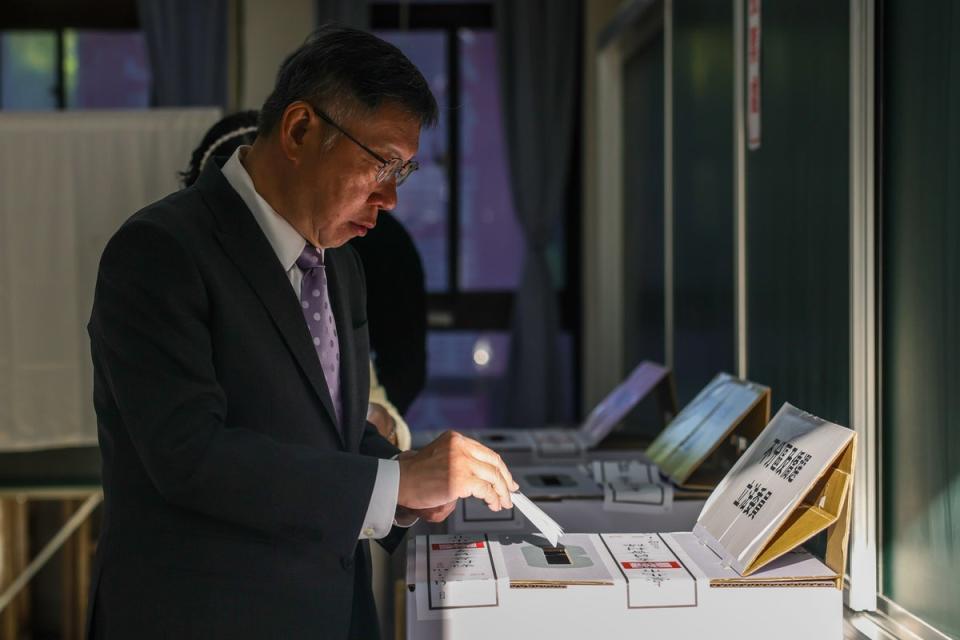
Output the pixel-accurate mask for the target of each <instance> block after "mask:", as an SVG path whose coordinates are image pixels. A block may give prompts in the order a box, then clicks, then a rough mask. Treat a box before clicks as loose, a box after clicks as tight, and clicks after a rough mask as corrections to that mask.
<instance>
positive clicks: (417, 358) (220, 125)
mask: <svg viewBox="0 0 960 640" xmlns="http://www.w3.org/2000/svg"><path fill="white" fill-rule="evenodd" d="M258 116H259V114H258V113H257V111H255V110H253V109H248V110H246V111H238V112H236V113H231V114H229V115H227V116H224V117H223V118H221V119H220V120H218V121H217V122H215V123H214V124H213V126H211V127H210V128H209V129H208V130H207V132H206V133H205V134H204V136H203V139H202V140H201V141H200V144H199V145H198V146H197V148H196V149H194V150H193V153H191V154H190V163H189V164H188V165H187V168H186V169H185V170H183V171H181V172H180V182H181V184H182V185H183V187H184V188H187V187H189V186H191V185H192V184H193V183H195V182H196V181H197V178H199V177H200V174H201V173H202V172H203V170H204V169H205V168H206V166H207V165H208V164H209V163H210V161H211V160H212V159H213V158H215V157H222V158H229V157H230V156H231V155H233V152H234V151H236V150H237V149H239V148H240V147H242V146H248V145H251V144H253V141H254V140H255V139H256V137H257V118H258ZM367 236H368V237H370V236H376V238H377V239H376V240H374V242H372V243H364V244H363V245H362V248H363V250H362V251H361V246H360V243H359V242H357V240H359V239H354V241H353V246H354V248H356V249H357V251H358V253H360V258H361V260H362V261H363V263H364V272H365V274H366V278H367V317H368V320H369V324H370V346H371V350H372V351H373V352H375V353H377V354H383V356H382V358H379V359H381V360H383V361H385V362H386V363H388V365H387V367H386V368H387V370H388V372H389V373H388V374H387V377H388V378H389V379H391V380H396V381H397V383H396V386H395V388H396V389H397V393H402V394H403V395H402V397H403V400H402V401H401V402H402V404H400V406H396V405H395V404H394V403H393V402H391V398H390V392H389V390H388V388H387V384H386V380H384V383H383V384H381V382H380V381H379V378H378V376H377V371H376V368H375V367H374V363H373V359H372V358H371V360H370V404H369V406H368V408H367V420H369V421H370V422H371V423H373V425H374V426H376V427H377V431H379V432H380V435H382V436H383V437H384V438H386V439H387V440H388V441H390V443H391V444H393V445H394V446H396V447H397V448H398V449H400V450H401V451H407V450H408V449H409V448H410V427H409V426H407V423H406V421H404V419H403V415H402V414H403V413H404V412H406V410H407V408H408V407H409V406H410V403H411V402H412V400H413V397H415V396H416V395H417V393H419V392H420V389H422V388H423V381H424V379H425V377H426V346H425V341H426V302H425V301H426V296H425V295H424V288H423V267H422V266H421V264H420V256H419V254H418V253H417V249H416V247H415V246H414V244H413V241H412V240H411V239H410V236H409V235H407V232H406V231H405V230H404V229H403V227H402V225H400V223H399V222H397V221H396V220H395V219H394V218H393V217H392V216H390V214H389V213H381V214H380V216H379V218H378V222H377V226H376V227H375V228H374V229H371V230H370V231H369V232H368V234H367ZM379 251H384V252H387V251H390V252H392V254H393V255H397V256H399V258H398V260H397V263H398V264H396V269H394V270H391V269H387V268H384V266H385V264H386V262H387V260H385V259H383V258H387V257H388V256H379V255H377V252H379ZM371 265H373V267H372V268H371ZM395 291H405V292H406V295H405V296H404V297H403V300H404V301H405V302H403V303H400V302H399V301H398V300H397V297H396V295H395V294H393V293H392V292H395ZM388 309H392V310H393V311H394V318H399V321H398V322H397V324H396V325H391V323H390V322H389V321H388V318H387V317H386V313H387V311H388ZM404 362H407V363H409V364H408V365H407V366H404V364H403V363H404ZM404 369H405V371H404ZM405 378H406V379H405Z"/></svg>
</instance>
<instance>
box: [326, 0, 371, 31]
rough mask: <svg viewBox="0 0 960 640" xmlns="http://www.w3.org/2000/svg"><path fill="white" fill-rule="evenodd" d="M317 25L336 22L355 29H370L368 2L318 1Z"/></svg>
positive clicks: (356, 0) (349, 0)
mask: <svg viewBox="0 0 960 640" xmlns="http://www.w3.org/2000/svg"><path fill="white" fill-rule="evenodd" d="M316 7H317V24H318V25H322V24H326V23H327V22H336V23H338V24H341V25H343V26H345V27H353V28H355V29H369V28H370V7H369V5H368V3H367V0H316Z"/></svg>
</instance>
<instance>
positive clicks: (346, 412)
mask: <svg viewBox="0 0 960 640" xmlns="http://www.w3.org/2000/svg"><path fill="white" fill-rule="evenodd" d="M348 260H350V257H349V256H348V255H346V254H345V250H344V249H328V250H326V251H325V252H324V264H325V265H326V272H327V281H328V283H329V285H328V286H329V293H330V305H331V306H332V307H333V318H334V321H335V322H336V323H337V334H338V338H339V343H340V402H342V403H343V432H344V435H345V437H346V440H347V448H348V450H353V449H355V448H356V447H358V446H359V433H355V431H356V430H355V429H353V428H352V425H354V424H356V423H357V410H358V407H359V405H360V404H361V403H359V402H358V394H361V393H362V391H363V390H361V389H358V388H357V377H356V373H357V366H359V363H357V361H356V358H354V353H356V345H355V344H354V343H355V339H354V335H353V334H354V330H353V313H352V312H351V309H350V303H349V300H350V291H349V284H350V283H349V282H348V278H347V277H346V274H347V273H349V270H348V268H349V264H348V263H347V261H348ZM368 396H369V394H368V395H367V396H364V400H366V398H367V397H368ZM361 424H362V422H361Z"/></svg>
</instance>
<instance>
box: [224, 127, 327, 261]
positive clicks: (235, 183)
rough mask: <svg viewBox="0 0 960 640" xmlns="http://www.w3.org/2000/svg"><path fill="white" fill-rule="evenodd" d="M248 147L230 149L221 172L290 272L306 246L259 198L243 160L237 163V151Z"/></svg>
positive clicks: (321, 255) (294, 231)
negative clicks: (228, 156) (231, 151)
mask: <svg viewBox="0 0 960 640" xmlns="http://www.w3.org/2000/svg"><path fill="white" fill-rule="evenodd" d="M248 149H250V147H249V146H247V145H245V146H242V147H240V148H239V149H237V150H236V151H234V152H233V155H232V156H230V159H229V160H227V162H226V164H224V165H223V168H222V169H221V171H222V172H223V177H224V178H226V179H227V182H229V183H230V186H231V187H233V188H234V190H235V191H236V192H237V193H238V194H239V195H240V198H242V199H243V201H244V203H245V204H246V205H247V208H249V209H250V211H251V212H252V213H253V217H254V218H255V219H256V221H257V224H258V225H260V230H261V231H263V235H265V236H267V240H268V241H269V242H270V246H271V247H273V251H274V253H276V254H277V259H278V260H280V264H281V265H283V270H284V271H290V269H292V268H293V266H294V265H295V264H296V263H297V258H299V257H300V254H301V253H303V248H304V247H305V246H307V242H306V240H304V239H303V236H301V235H300V233H299V232H298V231H297V230H296V229H294V228H293V227H292V226H290V223H289V222H287V221H286V220H285V219H284V218H283V217H281V216H280V214H279V213H277V212H276V211H275V210H274V208H273V207H271V206H270V203H269V202H267V201H266V200H264V199H263V196H261V195H260V194H259V193H257V190H256V188H255V187H254V186H253V180H252V179H251V178H250V174H249V173H247V170H246V168H245V167H244V166H243V163H241V162H240V153H241V152H243V153H246V150H248ZM320 258H321V260H322V259H323V249H320Z"/></svg>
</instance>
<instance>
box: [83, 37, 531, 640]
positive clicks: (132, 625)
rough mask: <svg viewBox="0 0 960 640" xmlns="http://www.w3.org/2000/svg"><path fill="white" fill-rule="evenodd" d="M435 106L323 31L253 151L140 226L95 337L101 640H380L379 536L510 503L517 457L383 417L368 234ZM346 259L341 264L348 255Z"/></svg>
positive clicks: (122, 258) (92, 329)
mask: <svg viewBox="0 0 960 640" xmlns="http://www.w3.org/2000/svg"><path fill="white" fill-rule="evenodd" d="M436 114H437V106H436V102H435V101H434V98H433V96H432V95H431V94H430V92H429V89H428V88H427V85H426V82H425V81H424V80H423V77H422V76H421V75H420V73H419V72H418V71H417V70H416V68H415V67H414V66H413V65H412V64H411V63H410V62H409V60H407V59H406V58H405V57H404V56H403V54H402V53H400V52H399V50H397V49H396V48H394V47H392V46H391V45H388V44H386V43H384V42H382V41H380V40H379V39H377V38H375V37H373V36H371V35H369V34H366V33H363V32H360V31H355V30H351V29H343V28H332V27H328V28H324V29H322V30H320V31H319V32H318V33H317V34H315V35H314V37H312V38H311V39H310V40H309V41H308V42H307V43H306V44H304V45H303V46H302V47H301V48H300V49H298V50H297V51H296V52H294V53H293V54H292V55H291V56H290V57H289V58H288V59H287V60H286V61H285V62H284V64H283V66H282V67H281V69H280V72H279V74H278V76H277V84H276V87H275V89H274V91H273V93H272V94H271V95H270V97H269V98H268V99H267V101H266V103H265V104H264V106H263V109H262V111H261V121H260V123H259V131H258V135H257V139H256V142H255V143H254V144H253V146H251V147H241V148H240V149H238V150H237V152H235V154H234V155H233V156H231V157H230V159H229V160H227V161H224V160H223V159H218V160H217V161H216V162H212V163H209V165H208V166H207V168H206V169H205V170H204V172H203V174H202V175H201V176H200V178H199V180H198V181H197V183H196V185H195V186H193V187H190V188H188V189H185V190H183V191H180V192H178V193H175V194H173V195H170V196H168V197H167V198H165V199H163V200H161V201H159V202H157V203H155V204H152V205H150V206H148V207H147V208H145V209H143V210H142V211H140V212H138V213H137V214H135V215H134V216H133V217H132V218H130V219H129V220H128V221H127V222H126V223H125V224H124V225H123V226H122V227H121V229H120V230H119V231H118V232H117V233H116V235H115V236H114V237H113V238H112V239H111V240H110V242H109V243H108V246H107V248H106V249H105V250H104V253H103V256H102V259H101V263H100V271H99V276H98V280H97V289H96V294H95V299H94V308H93V313H92V316H91V319H90V324H89V327H88V330H89V333H90V340H91V351H92V354H93V362H94V370H95V386H94V403H95V406H96V411H97V417H98V423H99V437H100V446H101V450H102V453H103V485H104V494H105V502H104V516H103V530H102V534H101V538H100V542H99V544H98V548H97V559H96V562H95V566H94V575H93V581H92V584H91V613H90V621H91V630H90V634H91V636H92V637H95V638H231V639H238V638H284V639H289V638H346V637H360V638H372V637H376V636H377V634H378V630H377V622H376V620H377V618H376V613H375V611H374V606H373V600H372V596H371V594H370V572H369V556H368V554H369V550H368V547H367V545H368V542H367V541H368V540H371V539H378V540H381V541H383V542H385V544H386V546H390V545H395V544H396V543H397V541H398V539H399V537H400V535H402V529H400V528H398V527H397V526H396V525H401V526H403V525H407V526H408V525H409V524H411V523H412V522H413V521H414V520H415V519H416V518H417V517H423V518H426V519H428V520H430V521H439V520H442V519H443V518H445V517H446V516H447V515H448V514H449V513H450V511H451V510H452V508H453V506H454V504H455V502H456V500H457V499H458V498H460V497H466V496H469V495H473V496H476V497H479V498H481V499H483V500H485V501H486V502H487V504H489V505H490V506H491V508H493V509H495V510H496V509H500V508H502V507H509V506H512V505H511V503H510V495H509V494H510V491H513V490H516V488H517V487H516V484H515V483H514V482H513V479H512V477H511V476H510V473H509V471H508V470H507V469H506V467H505V466H504V464H503V462H502V460H500V458H499V457H498V456H497V455H496V454H495V453H493V452H492V451H490V450H489V449H486V448H485V447H483V446H482V445H480V444H478V443H476V442H474V441H472V440H470V439H468V438H465V437H463V436H460V435H458V434H455V433H448V434H445V435H444V436H443V437H441V438H439V439H438V440H437V441H435V442H434V443H432V444H431V445H429V446H428V447H426V448H424V449H422V450H421V451H419V452H410V453H406V454H402V455H401V456H400V457H399V458H397V455H398V453H399V452H398V451H397V450H396V449H395V448H394V447H393V446H392V445H390V444H389V443H388V442H387V441H386V440H384V439H383V438H381V437H380V436H379V435H378V434H377V432H376V430H375V429H374V428H373V427H372V425H370V424H369V423H367V422H366V420H365V415H366V406H367V392H368V389H369V382H368V368H367V362H368V338H367V327H366V311H365V292H364V278H363V272H362V268H361V265H360V262H359V259H358V258H357V256H356V253H355V252H354V251H353V250H352V249H351V248H349V247H348V246H342V245H344V243H346V242H347V241H348V240H350V239H351V238H353V237H355V236H362V235H364V234H365V233H366V231H367V229H369V228H371V227H372V225H373V224H374V223H375V221H376V216H377V211H378V209H386V210H389V209H391V208H392V207H393V206H394V205H395V204H396V200H397V186H398V185H399V184H400V183H401V182H403V180H404V179H405V178H406V177H407V176H408V175H409V174H410V173H411V172H412V170H414V169H415V168H416V165H415V162H413V161H412V160H411V158H412V156H413V155H414V153H415V152H416V149H417V143H418V139H419V133H420V128H421V126H429V125H431V124H432V123H433V122H434V121H435V120H436ZM338 247H339V248H338Z"/></svg>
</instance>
